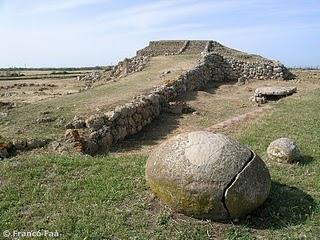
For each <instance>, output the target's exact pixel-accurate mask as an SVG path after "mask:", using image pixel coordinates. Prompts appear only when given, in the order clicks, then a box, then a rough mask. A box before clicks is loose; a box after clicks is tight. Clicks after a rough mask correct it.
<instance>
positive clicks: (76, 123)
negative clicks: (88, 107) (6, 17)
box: [66, 116, 86, 129]
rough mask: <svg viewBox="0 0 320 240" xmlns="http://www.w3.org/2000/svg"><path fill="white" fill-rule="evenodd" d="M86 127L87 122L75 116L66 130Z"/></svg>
mask: <svg viewBox="0 0 320 240" xmlns="http://www.w3.org/2000/svg"><path fill="white" fill-rule="evenodd" d="M85 127H86V121H85V120H84V119H83V118H81V117H78V116H75V117H74V118H73V120H72V121H71V122H69V123H68V124H67V125H66V129H73V128H75V129H81V128H85Z"/></svg>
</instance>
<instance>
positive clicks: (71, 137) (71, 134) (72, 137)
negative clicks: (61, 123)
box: [64, 129, 81, 142]
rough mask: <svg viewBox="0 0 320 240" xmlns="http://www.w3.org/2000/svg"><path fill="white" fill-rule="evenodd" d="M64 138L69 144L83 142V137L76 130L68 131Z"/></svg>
mask: <svg viewBox="0 0 320 240" xmlns="http://www.w3.org/2000/svg"><path fill="white" fill-rule="evenodd" d="M64 137H65V139H66V141H68V142H78V141H81V137H80V134H79V131H78V130H75V129H67V130H66V132H65V134H64Z"/></svg>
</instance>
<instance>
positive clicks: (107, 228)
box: [0, 91, 320, 240]
mask: <svg viewBox="0 0 320 240" xmlns="http://www.w3.org/2000/svg"><path fill="white" fill-rule="evenodd" d="M319 101H320V91H317V92H314V93H312V94H310V95H308V96H306V97H305V98H302V99H299V100H298V99H294V98H289V99H286V100H284V101H281V102H280V103H279V104H277V105H276V106H275V109H274V111H273V112H272V113H271V114H269V115H267V116H264V117H263V118H262V119H261V118H260V119H258V120H257V121H256V122H254V123H253V124H250V125H245V126H243V127H242V128H241V129H239V131H238V132H237V133H236V134H235V137H236V138H237V139H239V140H240V141H241V142H242V143H244V144H247V145H249V146H250V147H251V148H252V149H253V150H254V151H256V152H257V153H258V154H259V155H260V156H262V157H263V158H265V154H264V153H265V150H266V148H267V146H268V144H269V143H270V142H271V141H272V140H274V139H276V138H278V137H283V136H286V137H292V138H294V139H295V140H296V141H297V143H298V144H299V146H300V148H301V152H302V153H303V155H304V160H303V161H302V162H301V163H300V164H299V165H284V164H277V163H272V162H267V165H268V167H269V169H270V172H271V175H272V181H273V182H272V189H271V194H270V197H269V198H268V200H267V201H266V203H265V204H264V205H263V206H262V207H261V208H259V209H258V210H256V211H255V212H253V213H252V214H250V215H249V216H248V217H244V218H243V219H240V222H239V223H237V224H232V223H215V222H209V221H200V220H196V219H191V218H188V217H184V216H181V215H178V214H175V213H172V212H171V211H170V209H168V208H167V207H165V206H164V205H162V204H160V203H159V202H158V201H157V200H154V199H153V198H152V195H151V194H150V192H149V191H148V190H147V188H146V185H145V180H144V165H145V161H146V158H147V156H139V155H129V156H121V157H115V156H100V157H95V158H93V157H86V156H54V155H31V154H30V155H24V156H19V157H16V158H13V159H10V160H6V161H2V162H0V234H1V232H2V231H3V230H11V231H12V230H14V229H16V230H34V229H36V230H38V229H47V230H52V231H54V230H57V231H58V232H59V233H60V234H61V239H232V240H236V239H237V240H238V239H242V240H249V239H257V238H258V239H319V237H320V235H319V233H320V205H319V204H320V177H319V173H320V148H319V143H320V121H319V119H320V111H319V110H320V109H319V105H318V104H317V103H318V102H319Z"/></svg>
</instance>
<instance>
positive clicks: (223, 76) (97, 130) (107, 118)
mask: <svg viewBox="0 0 320 240" xmlns="http://www.w3.org/2000/svg"><path fill="white" fill-rule="evenodd" d="M183 54H198V55H199V57H201V59H200V60H199V64H198V65H197V66H195V67H194V68H192V69H190V70H189V71H186V72H185V73H183V74H182V75H181V76H180V77H179V78H177V79H175V80H173V81H170V82H167V83H165V84H163V85H161V86H158V87H155V88H154V89H152V90H150V91H149V92H148V93H146V94H144V95H141V96H137V97H136V98H134V99H133V100H132V101H131V102H128V103H127V104H124V105H121V106H117V107H116V108H115V109H114V110H113V111H110V112H107V113H100V114H96V115H92V116H90V117H88V118H82V117H81V116H76V117H75V118H74V119H73V120H72V121H70V122H69V123H68V124H67V125H66V129H67V131H66V133H65V143H66V145H67V146H68V147H67V148H68V149H69V148H71V149H76V150H77V151H79V152H82V153H86V154H90V155H94V154H97V153H102V152H106V151H108V149H109V147H110V146H111V145H113V144H116V143H117V142H119V141H121V140H123V139H125V138H127V137H128V136H131V135H134V134H136V133H138V132H140V131H141V130H142V129H143V128H144V127H145V126H146V125H148V124H150V123H151V122H152V121H153V120H154V119H155V118H157V117H158V116H159V115H160V114H161V113H163V112H168V111H169V112H170V111H171V112H174V111H175V110H172V107H173V106H175V105H179V104H178V103H176V102H177V99H178V98H180V97H183V96H185V95H186V94H188V92H191V91H196V90H203V89H204V88H206V86H207V85H208V84H209V83H224V82H230V81H232V82H234V81H238V82H240V83H244V82H246V81H248V80H251V79H253V80H254V79H256V80H259V79H277V80H286V79H290V78H291V77H292V74H291V73H290V72H289V71H288V69H287V68H286V67H285V66H284V65H283V64H281V63H280V62H278V61H273V60H269V59H266V58H263V57H261V56H258V55H252V54H247V53H243V52H240V51H238V50H234V49H231V48H228V47H225V46H223V45H221V44H220V43H218V42H215V41H152V42H150V44H149V46H147V47H145V48H144V49H141V50H139V51H137V55H136V56H135V57H134V58H131V59H126V60H125V61H122V62H120V63H119V64H118V65H116V66H115V67H114V68H113V70H112V75H111V76H113V77H120V76H125V75H127V74H130V73H133V72H137V71H142V70H143V68H144V67H145V66H146V65H147V63H148V61H149V59H150V58H151V57H154V56H162V55H183ZM97 77H98V76H96V75H94V76H93V75H92V76H90V77H88V82H90V83H91V82H92V79H96V78H97Z"/></svg>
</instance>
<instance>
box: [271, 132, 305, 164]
mask: <svg viewBox="0 0 320 240" xmlns="http://www.w3.org/2000/svg"><path fill="white" fill-rule="evenodd" d="M267 154H268V158H269V159H270V160H272V161H276V162H281V163H294V162H298V161H299V160H300V159H301V154H300V150H299V148H298V146H297V144H296V143H295V141H294V140H292V139H289V138H279V139H277V140H275V141H273V142H272V143H271V144H270V145H269V147H268V149H267Z"/></svg>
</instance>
